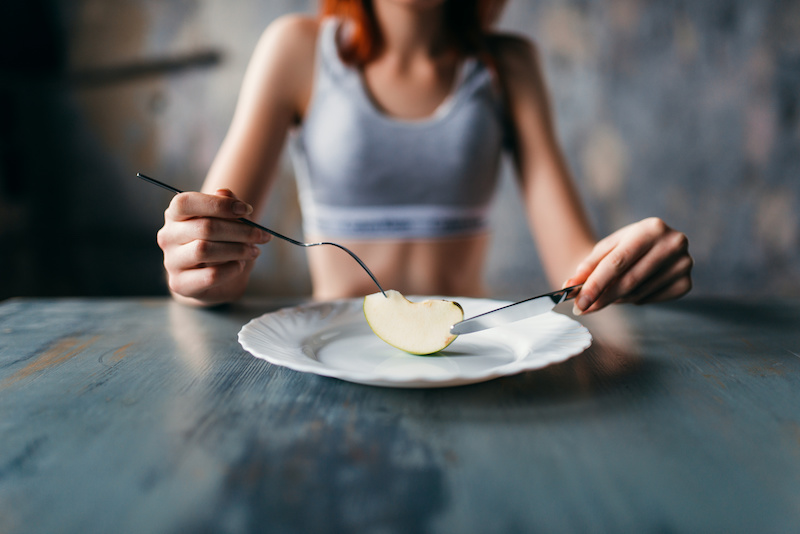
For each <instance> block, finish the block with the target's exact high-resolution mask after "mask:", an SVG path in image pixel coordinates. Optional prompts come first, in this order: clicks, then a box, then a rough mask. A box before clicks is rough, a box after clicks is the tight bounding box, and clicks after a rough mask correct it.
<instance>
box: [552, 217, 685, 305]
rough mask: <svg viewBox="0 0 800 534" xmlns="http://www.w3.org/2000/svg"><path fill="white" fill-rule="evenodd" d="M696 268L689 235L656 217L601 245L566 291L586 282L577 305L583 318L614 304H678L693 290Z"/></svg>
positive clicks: (626, 230)
mask: <svg viewBox="0 0 800 534" xmlns="http://www.w3.org/2000/svg"><path fill="white" fill-rule="evenodd" d="M693 265H694V260H693V259H692V257H691V256H690V255H689V240H688V239H687V237H686V235H685V234H683V233H681V232H677V231H675V230H673V229H672V228H670V227H669V226H667V225H666V224H665V223H664V221H662V220H661V219H659V218H656V217H653V218H649V219H644V220H643V221H639V222H637V223H634V224H631V225H629V226H625V227H624V228H621V229H620V230H618V231H616V232H614V233H613V234H611V235H609V236H608V237H606V238H605V239H602V240H600V241H599V242H598V243H597V244H596V245H595V247H594V249H593V250H592V252H591V253H590V254H589V256H588V257H587V258H586V259H585V260H584V261H583V262H582V263H581V264H580V265H579V266H578V268H577V270H576V273H575V276H573V277H572V278H570V279H569V280H567V282H566V283H565V287H567V286H571V285H576V284H580V283H583V287H582V288H581V290H580V293H578V297H577V299H576V301H575V313H578V314H580V313H587V312H594V311H597V310H600V309H601V308H604V307H605V306H607V305H609V304H612V303H615V302H629V303H635V304H644V303H648V302H658V301H662V300H670V299H676V298H678V297H681V296H683V295H685V294H686V293H688V292H689V290H690V289H691V288H692V278H691V271H692V267H693Z"/></svg>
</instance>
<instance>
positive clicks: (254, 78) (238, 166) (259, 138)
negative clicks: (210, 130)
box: [203, 15, 318, 211]
mask: <svg viewBox="0 0 800 534" xmlns="http://www.w3.org/2000/svg"><path fill="white" fill-rule="evenodd" d="M317 29H318V22H317V21H316V20H315V19H311V18H309V17H303V16H298V15H289V16H285V17H281V18H279V19H277V20H275V21H274V22H273V23H272V24H270V25H269V27H268V28H267V29H266V30H265V31H264V33H263V34H262V36H261V38H260V40H259V42H258V44H257V45H256V48H255V51H254V52H253V55H252V58H251V59H250V63H249V65H248V67H247V71H246V73H245V76H244V80H243V82H242V87H241V90H240V93H239V99H238V101H237V104H236V110H235V112H234V116H233V119H232V121H231V125H230V127H229V129H228V132H227V134H226V136H225V139H224V140H223V143H222V146H221V147H220V149H219V151H218V153H217V155H216V157H215V159H214V162H213V163H212V165H211V168H210V170H209V172H208V175H207V177H206V181H205V183H204V185H203V191H204V192H207V193H212V192H214V191H215V190H217V189H220V188H227V189H230V190H232V191H233V192H234V193H235V194H236V195H237V196H238V197H239V198H241V199H243V200H245V201H246V202H248V203H250V204H252V205H253V206H254V208H255V209H256V211H258V210H259V208H260V207H261V205H262V204H263V202H264V197H265V195H266V192H267V190H268V188H269V186H270V184H271V182H272V179H273V176H272V174H273V172H274V169H275V166H276V163H277V162H278V160H279V158H280V155H281V152H282V150H283V145H284V142H285V139H286V135H287V132H288V130H289V129H290V128H291V126H292V124H293V123H294V122H296V121H297V120H298V118H299V117H300V116H301V115H302V111H303V109H304V107H305V105H306V103H307V101H308V99H309V98H310V92H311V85H312V82H313V72H314V50H315V43H316V34H317Z"/></svg>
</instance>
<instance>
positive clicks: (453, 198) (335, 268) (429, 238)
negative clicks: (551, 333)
mask: <svg viewBox="0 0 800 534" xmlns="http://www.w3.org/2000/svg"><path fill="white" fill-rule="evenodd" d="M333 24H335V21H332V20H327V21H323V22H322V23H320V26H319V30H318V32H317V41H318V44H317V47H316V50H317V52H316V55H317V57H316V62H317V65H318V66H317V68H316V69H315V77H314V80H313V81H312V84H313V87H312V88H311V90H310V91H309V94H310V95H311V97H310V99H309V102H308V103H307V105H306V106H305V112H304V113H303V116H304V119H303V122H302V123H301V126H300V129H299V130H298V131H297V132H295V134H294V136H293V138H292V140H291V143H292V145H291V148H292V153H293V157H294V160H295V165H296V169H297V170H298V186H299V190H300V196H301V204H302V205H303V210H304V226H305V229H306V234H307V235H306V238H307V239H310V240H332V241H336V242H338V243H341V244H344V245H345V246H347V247H348V248H351V249H352V250H353V251H354V252H355V253H356V254H358V255H359V256H360V257H361V258H362V260H364V262H365V263H366V264H367V265H368V266H369V267H370V269H371V270H372V271H373V273H374V274H375V275H376V277H377V278H378V280H379V281H380V282H381V284H382V285H383V287H384V288H385V289H389V288H391V289H396V290H398V291H401V292H403V293H405V294H441V295H481V294H483V287H482V283H481V282H482V280H481V278H482V270H483V269H482V268H483V261H484V257H485V255H486V249H487V246H488V235H487V229H486V224H487V216H488V207H489V203H490V200H491V197H492V193H493V190H494V187H495V181H496V173H497V166H498V162H499V154H500V150H501V145H502V142H503V136H504V130H503V122H502V114H501V108H500V106H499V103H500V99H499V96H498V95H497V94H496V92H495V89H494V86H493V84H492V80H491V77H490V76H489V73H488V71H487V70H486V68H485V67H484V66H483V65H481V64H479V63H478V62H477V61H476V60H474V59H469V60H467V61H463V60H462V61H457V62H453V63H452V64H451V65H448V64H447V63H444V64H443V65H441V68H440V69H439V72H438V75H435V76H428V77H421V78H420V79H419V80H418V82H419V83H417V85H416V86H414V82H415V80H413V79H411V78H409V80H408V81H409V83H410V86H409V87H408V88H406V90H404V91H395V90H392V89H391V88H392V84H391V83H387V82H390V81H391V80H390V79H389V78H387V76H388V75H390V73H391V69H385V68H384V67H385V65H381V64H379V63H378V64H375V65H369V66H368V68H365V69H364V70H363V71H359V70H357V69H355V68H353V67H350V66H348V65H345V64H344V63H343V62H342V61H341V60H340V59H339V57H338V53H336V54H332V53H331V52H332V48H331V47H332V46H335V40H333V39H335V35H336V33H335V32H333V29H334V27H333ZM332 32H333V33H332ZM326 39H327V41H326ZM333 52H336V51H335V49H333ZM448 73H449V75H448ZM395 85H396V84H395ZM415 92H416V93H418V94H422V95H438V96H439V97H438V98H436V96H434V97H433V98H429V99H427V100H426V101H424V102H421V99H420V98H416V99H414V98H413V95H414V93H415ZM409 95H412V96H411V98H410V97H409ZM442 95H443V96H442ZM309 263H310V270H311V276H312V282H313V287H314V296H315V297H316V298H320V299H331V298H340V297H350V296H356V295H363V294H365V293H372V292H375V291H376V290H377V288H376V287H375V286H374V284H373V283H372V281H371V280H370V279H369V277H368V276H367V275H366V273H364V272H363V271H362V270H361V269H360V268H359V266H358V265H357V264H356V263H355V262H354V261H353V260H352V259H351V258H349V257H348V256H347V255H346V254H344V253H343V252H342V251H339V250H338V249H335V248H329V247H317V248H315V249H310V250H309Z"/></svg>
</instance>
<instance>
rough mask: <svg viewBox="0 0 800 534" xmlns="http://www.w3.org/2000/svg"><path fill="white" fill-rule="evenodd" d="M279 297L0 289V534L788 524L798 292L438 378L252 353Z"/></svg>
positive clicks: (654, 321) (629, 323) (637, 316)
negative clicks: (382, 378)
mask: <svg viewBox="0 0 800 534" xmlns="http://www.w3.org/2000/svg"><path fill="white" fill-rule="evenodd" d="M283 304H286V302H280V301H253V302H246V303H244V304H241V305H237V306H233V307H230V308H225V309H219V310H194V309H188V308H184V307H181V306H179V305H177V304H175V303H173V302H171V301H169V300H166V299H151V300H148V299H119V300H116V299H115V300H105V299H65V300H46V299H14V300H9V301H5V302H3V303H2V304H0V532H2V533H16V532H26V533H27V532H56V531H57V532H81V533H84V532H120V533H124V532H164V533H169V532H253V531H268V532H276V533H282V532H442V533H448V532H461V533H470V532H475V533H486V532H709V531H714V532H722V531H725V532H756V531H758V532H788V531H792V530H794V529H795V528H796V526H797V525H798V524H800V410H799V409H798V408H799V407H800V329H798V325H800V301H798V300H780V301H777V302H773V303H769V304H762V303H757V302H756V301H743V300H721V299H707V300H698V299H687V300H684V301H680V302H677V303H672V304H668V305H658V306H649V307H617V308H614V309H610V310H607V311H605V312H602V313H600V314H596V315H595V316H589V317H586V318H582V319H581V321H582V322H584V323H585V324H586V325H587V326H588V327H589V329H590V331H591V332H592V334H593V335H594V336H595V341H594V344H593V345H592V347H591V348H590V349H589V350H587V351H586V352H585V353H584V354H582V355H580V356H578V357H576V358H573V359H571V360H569V361H567V362H565V363H563V364H559V365H554V366H551V367H548V368H546V369H543V370H540V371H537V372H531V373H525V374H521V375H518V376H513V377H508V378H503V379H499V380H494V381H491V382H487V383H483V384H477V385H472V386H464V387H458V388H451V389H439V390H394V389H382V388H375V387H368V386H361V385H355V384H349V383H346V382H341V381H338V380H335V379H329V378H323V377H318V376H315V375H308V374H302V373H297V372H294V371H290V370H287V369H284V368H279V367H275V366H272V365H270V364H268V363H266V362H264V361H262V360H259V359H256V358H253V357H252V356H250V355H249V354H247V353H246V352H245V351H243V350H242V349H241V347H240V346H239V345H238V343H237V341H236V334H237V332H238V330H239V329H240V328H241V326H242V325H243V324H244V323H246V322H247V321H248V320H249V319H250V318H252V317H255V316H257V315H260V314H262V313H265V312H267V311H270V310H274V309H276V308H278V307H280V306H281V305H283Z"/></svg>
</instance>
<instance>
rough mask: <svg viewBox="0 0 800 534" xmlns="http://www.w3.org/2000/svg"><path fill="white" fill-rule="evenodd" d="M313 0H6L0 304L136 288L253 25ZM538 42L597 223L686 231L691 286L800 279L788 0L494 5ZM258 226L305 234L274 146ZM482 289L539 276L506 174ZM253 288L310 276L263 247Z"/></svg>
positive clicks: (799, 138)
mask: <svg viewBox="0 0 800 534" xmlns="http://www.w3.org/2000/svg"><path fill="white" fill-rule="evenodd" d="M315 8H316V2H315V0H113V1H112V0H3V2H2V3H0V30H2V31H0V44H2V46H0V299H1V298H6V297H9V296H23V295H152V294H164V293H165V292H166V287H165V284H164V277H163V274H162V267H161V254H160V251H159V249H158V247H157V246H156V244H155V234H156V231H157V230H158V228H159V227H160V226H161V223H162V221H163V210H164V208H165V207H166V206H167V204H168V202H169V200H170V197H171V195H170V194H169V193H167V192H165V191H162V190H160V189H157V188H155V187H153V186H151V185H148V184H145V183H144V182H141V181H139V180H137V179H136V178H135V177H134V176H135V174H136V172H137V171H141V172H144V173H145V174H150V175H152V176H154V177H158V178H161V179H163V180H164V181H167V182H170V183H172V184H174V185H176V186H177V187H179V188H182V189H196V188H198V187H199V186H200V184H201V183H202V180H203V178H204V175H205V172H206V169H207V168H208V166H209V164H210V162H211V160H212V158H213V156H214V153H215V151H216V150H217V147H218V146H219V144H220V143H221V141H222V138H223V136H224V134H225V132H226V129H227V127H228V123H229V121H230V118H231V116H232V113H233V108H234V105H235V102H236V97H237V92H238V89H239V83H240V81H241V78H242V75H243V72H244V69H245V67H246V65H247V61H248V59H249V57H250V53H251V52H252V49H253V47H254V45H255V43H256V40H257V39H258V37H259V35H260V33H261V32H262V31H263V29H264V27H265V26H266V25H267V24H269V22H270V21H271V20H273V19H274V18H276V17H278V16H280V15H282V14H284V13H288V12H291V11H307V12H310V11H313V10H314V9H315ZM499 26H500V27H501V28H505V29H508V30H511V31H514V32H519V33H523V34H525V35H527V36H529V37H530V38H532V39H534V40H535V41H536V42H537V43H538V45H539V46H540V49H541V52H542V55H543V58H544V60H545V68H546V75H547V77H548V81H549V85H550V89H551V92H552V97H553V105H554V108H555V112H556V117H557V125H558V131H559V136H560V138H561V140H562V142H563V146H564V149H565V152H566V154H567V157H568V160H569V163H570V165H571V168H572V171H573V173H574V176H575V179H576V182H577V184H578V187H579V189H580V191H581V193H582V195H583V198H584V201H585V204H586V205H587V207H588V209H589V212H590V214H591V218H592V221H593V223H594V224H595V226H596V228H597V232H598V234H600V235H605V234H607V233H610V232H611V231H613V230H614V229H616V228H619V227H620V226H622V225H625V224H627V223H630V222H633V221H636V220H639V219H641V218H644V217H647V216H650V215H656V216H660V217H662V218H664V219H665V220H666V221H667V222H668V223H669V224H671V225H672V226H673V227H675V228H677V229H679V230H682V231H684V232H686V233H687V234H688V235H689V238H690V242H691V251H692V253H693V255H694V257H695V259H696V261H697V264H696V267H695V289H694V293H695V294H733V293H748V294H755V293H760V292H768V293H791V294H800V0H759V1H758V2H753V1H752V0H704V1H702V2H696V1H690V0H680V1H679V0H606V1H602V2H600V1H589V0H510V2H509V5H508V7H507V9H506V11H505V12H504V15H503V17H502V19H501V21H500V24H499ZM279 172H280V177H279V179H278V182H277V186H276V188H275V189H274V191H273V194H272V196H271V198H270V201H269V205H268V209H267V211H266V214H265V215H264V217H263V218H262V222H263V223H264V224H267V225H269V226H271V227H273V228H275V229H276V230H278V231H280V232H283V233H286V234H289V235H292V236H301V228H300V215H299V209H298V206H297V201H296V199H295V195H296V191H295V187H294V182H293V177H292V170H291V166H290V165H289V163H288V161H284V163H283V164H282V166H281V168H280V170H279ZM501 183H502V185H501V188H500V191H499V193H498V195H497V198H496V203H495V204H496V205H495V210H494V215H493V244H492V251H491V257H490V260H489V263H488V269H487V283H488V285H489V287H490V288H491V290H492V291H493V293H494V294H495V295H498V296H506V295H510V294H513V293H514V292H520V291H521V292H523V293H535V292H539V291H542V290H544V289H546V288H547V286H548V284H547V283H546V282H545V280H544V278H543V276H542V272H541V268H540V266H539V264H538V259H537V256H536V250H535V247H534V245H533V243H532V241H531V239H530V237H529V233H528V231H527V229H526V228H525V224H524V221H523V215H522V208H521V206H520V205H519V200H518V198H517V196H516V194H515V189H514V188H515V186H514V184H513V181H512V178H511V176H510V172H509V170H508V169H507V168H506V169H505V170H504V172H503V180H502V182H501ZM259 262H260V264H261V265H260V266H259V268H258V269H257V271H256V275H255V276H254V279H253V284H252V292H253V293H255V294H277V295H306V294H308V293H309V292H310V284H309V281H308V275H307V270H306V266H305V257H304V252H303V251H302V250H301V249H297V248H294V247H292V246H291V245H288V244H284V243H277V242H274V243H272V244H270V245H269V246H268V247H267V249H266V250H265V253H263V254H262V257H261V258H260V259H259Z"/></svg>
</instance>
